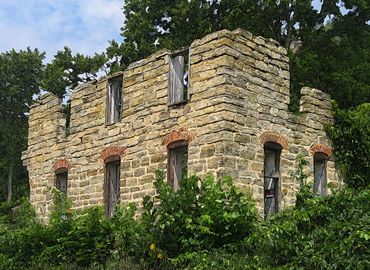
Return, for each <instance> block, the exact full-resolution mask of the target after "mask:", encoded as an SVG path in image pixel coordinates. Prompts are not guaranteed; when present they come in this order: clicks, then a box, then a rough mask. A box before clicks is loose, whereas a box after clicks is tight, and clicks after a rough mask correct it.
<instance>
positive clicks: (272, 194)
mask: <svg viewBox="0 0 370 270" xmlns="http://www.w3.org/2000/svg"><path fill="white" fill-rule="evenodd" d="M280 154H281V146H280V145H279V144H277V143H272V142H267V143H265V146H264V169H263V172H264V184H263V185H264V218H265V220H266V219H267V218H268V216H270V215H272V214H275V213H277V212H278V211H279V203H280V200H279V196H280Z"/></svg>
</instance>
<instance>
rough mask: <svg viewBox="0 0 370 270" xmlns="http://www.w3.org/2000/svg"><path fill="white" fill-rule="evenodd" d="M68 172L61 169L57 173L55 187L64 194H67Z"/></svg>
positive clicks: (65, 169)
mask: <svg viewBox="0 0 370 270" xmlns="http://www.w3.org/2000/svg"><path fill="white" fill-rule="evenodd" d="M67 182H68V170H67V168H59V169H57V170H56V171H55V187H56V188H57V189H59V190H60V191H61V192H63V193H64V194H67Z"/></svg>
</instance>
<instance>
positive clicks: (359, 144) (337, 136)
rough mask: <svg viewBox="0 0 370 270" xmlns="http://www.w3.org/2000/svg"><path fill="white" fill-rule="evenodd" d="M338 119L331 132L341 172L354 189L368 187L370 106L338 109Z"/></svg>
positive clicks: (336, 109) (336, 112)
mask: <svg viewBox="0 0 370 270" xmlns="http://www.w3.org/2000/svg"><path fill="white" fill-rule="evenodd" d="M334 117H335V125H334V126H332V127H330V128H328V130H327V131H328V133H329V136H330V137H331V139H332V140H333V144H334V155H335V157H336V164H337V166H338V168H339V170H340V173H341V175H342V177H343V179H344V181H345V183H346V184H347V185H349V186H350V187H353V188H366V187H368V186H369V184H370V181H369V176H370V103H364V104H362V105H360V106H358V107H357V108H356V109H354V110H343V109H339V108H338V107H337V106H335V108H334Z"/></svg>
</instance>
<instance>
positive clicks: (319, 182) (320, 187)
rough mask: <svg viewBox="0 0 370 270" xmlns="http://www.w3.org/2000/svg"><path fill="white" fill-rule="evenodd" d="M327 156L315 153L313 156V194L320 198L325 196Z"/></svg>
mask: <svg viewBox="0 0 370 270" xmlns="http://www.w3.org/2000/svg"><path fill="white" fill-rule="evenodd" d="M327 164H328V156H327V155H326V154H324V153H321V152H317V153H315V154H314V156H313V175H314V184H313V193H314V194H317V195H321V196H325V195H326V194H327V182H328V172H327Z"/></svg>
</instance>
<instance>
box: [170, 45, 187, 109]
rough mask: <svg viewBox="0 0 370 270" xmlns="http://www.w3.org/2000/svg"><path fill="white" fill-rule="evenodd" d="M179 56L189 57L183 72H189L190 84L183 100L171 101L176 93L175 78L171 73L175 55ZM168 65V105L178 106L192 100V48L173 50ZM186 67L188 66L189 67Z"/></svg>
mask: <svg viewBox="0 0 370 270" xmlns="http://www.w3.org/2000/svg"><path fill="white" fill-rule="evenodd" d="M178 56H186V58H187V63H186V60H184V70H183V71H184V72H183V73H184V74H185V73H186V72H187V73H188V84H187V86H186V91H185V90H184V95H183V100H181V101H174V102H171V100H172V96H173V95H174V93H175V91H174V90H173V89H172V80H173V79H172V75H171V74H172V66H173V65H172V59H174V58H175V57H178ZM186 58H185V59H186ZM168 65H169V70H168V102H167V105H168V107H176V106H180V105H183V104H186V103H188V102H189V101H190V86H191V83H190V68H191V65H190V48H189V47H186V48H183V49H180V50H177V51H175V52H173V53H172V54H170V55H169V61H168ZM185 67H187V69H186V68H185ZM182 85H183V87H185V85H184V83H183V84H182ZM185 92H186V94H185Z"/></svg>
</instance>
